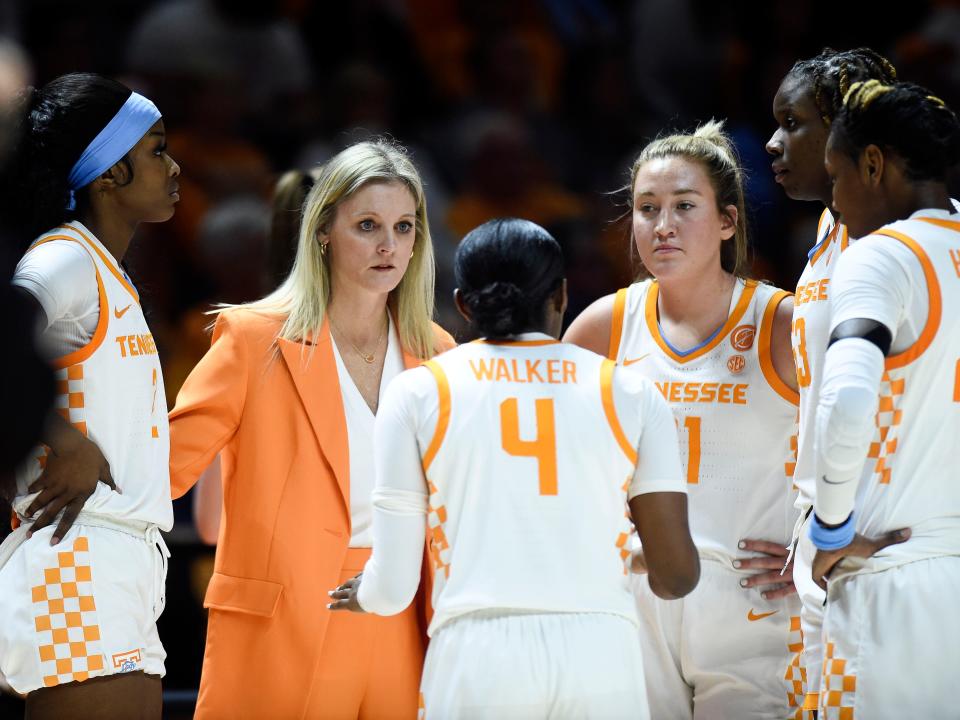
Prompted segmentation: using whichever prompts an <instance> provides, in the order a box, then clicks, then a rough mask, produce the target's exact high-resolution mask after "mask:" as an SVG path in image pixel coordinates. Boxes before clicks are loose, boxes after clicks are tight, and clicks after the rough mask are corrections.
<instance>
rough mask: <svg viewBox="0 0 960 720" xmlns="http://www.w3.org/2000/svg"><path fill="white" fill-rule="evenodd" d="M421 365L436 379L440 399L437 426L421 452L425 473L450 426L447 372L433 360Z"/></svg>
mask: <svg viewBox="0 0 960 720" xmlns="http://www.w3.org/2000/svg"><path fill="white" fill-rule="evenodd" d="M423 366H424V367H425V368H427V370H429V371H430V372H431V373H432V374H433V379H434V380H436V381H437V394H438V396H439V400H440V412H439V414H438V415H437V427H436V429H435V430H434V431H433V437H432V438H431V439H430V444H429V445H428V446H427V451H426V452H425V453H424V454H423V472H424V473H426V472H427V470H428V469H429V468H430V464H431V463H432V462H433V459H434V458H435V457H436V456H437V453H438V452H439V451H440V446H441V445H442V444H443V438H444V437H445V436H446V434H447V428H448V427H450V382H449V381H448V380H447V374H446V373H445V372H444V371H443V368H441V367H440V366H439V365H437V363H435V362H434V361H433V360H427V361H426V362H425V363H423Z"/></svg>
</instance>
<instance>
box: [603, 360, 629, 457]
mask: <svg viewBox="0 0 960 720" xmlns="http://www.w3.org/2000/svg"><path fill="white" fill-rule="evenodd" d="M615 367H616V363H614V362H613V360H610V359H607V360H604V361H603V365H601V366H600V399H601V400H602V401H603V413H604V415H606V416H607V423H608V424H609V425H610V429H611V430H612V431H613V436H614V437H615V438H616V440H617V445H619V446H620V449H621V450H623V454H624V455H626V456H627V460H629V461H630V462H631V464H633V466H634V467H636V465H637V450H636V448H634V447H633V446H632V445H631V444H630V441H629V440H627V436H626V434H625V433H624V432H623V427H622V426H621V425H620V420H619V419H618V418H617V408H616V406H615V405H614V404H613V369H614V368H615Z"/></svg>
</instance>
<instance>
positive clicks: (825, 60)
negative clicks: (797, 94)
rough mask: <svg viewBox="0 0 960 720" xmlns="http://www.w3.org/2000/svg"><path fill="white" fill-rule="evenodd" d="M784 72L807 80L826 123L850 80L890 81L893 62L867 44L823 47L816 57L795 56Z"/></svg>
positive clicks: (846, 90) (892, 79)
mask: <svg viewBox="0 0 960 720" xmlns="http://www.w3.org/2000/svg"><path fill="white" fill-rule="evenodd" d="M787 74H788V75H798V76H800V77H805V78H808V79H809V80H810V81H811V83H812V84H813V88H812V90H813V101H814V103H816V105H817V110H819V111H820V118H821V119H822V120H823V124H824V125H827V126H829V125H830V123H831V122H833V118H834V117H835V116H836V114H837V112H839V110H840V108H841V107H842V106H843V98H844V96H845V95H846V94H847V92H848V91H849V90H850V86H851V85H852V84H853V83H855V82H860V81H863V80H879V81H881V82H884V83H892V82H896V80H897V70H896V68H895V67H893V64H892V63H891V62H890V61H889V60H887V59H886V58H885V57H884V56H883V55H881V54H880V53H878V52H877V51H876V50H872V49H870V48H868V47H861V48H856V49H854V50H834V49H833V48H829V47H828V48H824V49H823V50H822V51H821V52H820V54H819V55H817V56H816V57H813V58H809V59H808V60H798V61H797V62H796V63H794V66H793V67H792V68H790V72H789V73H787Z"/></svg>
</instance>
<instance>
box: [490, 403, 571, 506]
mask: <svg viewBox="0 0 960 720" xmlns="http://www.w3.org/2000/svg"><path fill="white" fill-rule="evenodd" d="M534 403H535V406H536V414H537V436H536V438H535V439H534V440H524V439H522V438H521V437H520V416H519V412H518V410H517V404H518V403H517V398H507V399H506V400H504V401H503V402H502V403H500V442H501V444H502V445H503V449H504V452H506V453H507V454H508V455H513V456H514V457H529V458H536V460H537V476H538V477H539V480H540V494H541V495H556V494H557V433H556V429H555V423H554V414H553V399H552V398H537V399H536V400H535V401H534Z"/></svg>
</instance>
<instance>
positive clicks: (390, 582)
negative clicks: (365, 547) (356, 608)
mask: <svg viewBox="0 0 960 720" xmlns="http://www.w3.org/2000/svg"><path fill="white" fill-rule="evenodd" d="M426 509H427V496H426V494H425V493H414V492H409V491H403V490H387V489H383V488H377V489H376V490H375V491H374V494H373V555H372V556H371V557H370V560H368V561H367V564H366V566H365V567H364V569H363V579H362V582H361V583H360V589H359V591H358V593H357V601H358V602H359V603H360V607H362V608H363V609H364V610H365V611H366V612H370V613H375V614H377V615H396V614H397V613H399V612H402V611H403V610H404V609H405V608H406V607H407V606H408V605H409V604H410V603H411V602H412V601H413V598H414V596H415V595H416V594H417V587H418V586H419V585H420V567H421V564H422V559H423V544H424V538H425V536H426V518H425V514H426Z"/></svg>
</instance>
